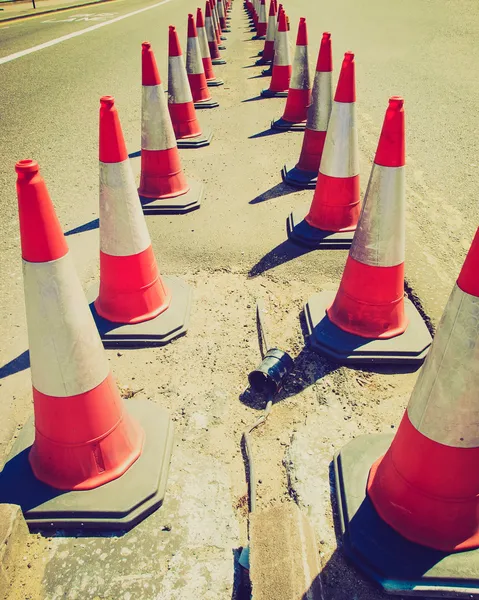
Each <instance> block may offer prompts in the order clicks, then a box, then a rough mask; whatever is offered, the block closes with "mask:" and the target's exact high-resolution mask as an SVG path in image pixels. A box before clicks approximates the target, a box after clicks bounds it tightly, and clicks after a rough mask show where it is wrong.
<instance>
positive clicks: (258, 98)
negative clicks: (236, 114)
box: [241, 96, 264, 103]
mask: <svg viewBox="0 0 479 600" xmlns="http://www.w3.org/2000/svg"><path fill="white" fill-rule="evenodd" d="M258 100H264V98H263V96H254V98H246V100H241V102H242V103H244V102H257V101H258Z"/></svg>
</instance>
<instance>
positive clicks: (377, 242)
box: [349, 164, 406, 267]
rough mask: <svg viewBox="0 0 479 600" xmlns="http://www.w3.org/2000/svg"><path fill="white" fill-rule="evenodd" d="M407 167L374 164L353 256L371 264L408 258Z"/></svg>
mask: <svg viewBox="0 0 479 600" xmlns="http://www.w3.org/2000/svg"><path fill="white" fill-rule="evenodd" d="M405 202H406V177H405V168H404V167H382V166H380V165H376V164H373V168H372V171H371V175H370V177H369V183H368V187H367V190H366V195H365V196H364V203H363V207H362V209H361V217H360V219H359V223H358V226H357V229H356V233H355V234H354V239H353V243H352V245H351V249H350V251H349V256H350V257H351V258H354V260H357V261H359V262H360V263H363V265H369V266H371V267H395V266H396V265H400V264H401V263H403V262H404V259H405V245H406V240H405V230H406V217H405V214H406V206H405Z"/></svg>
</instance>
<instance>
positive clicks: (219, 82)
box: [206, 77, 225, 87]
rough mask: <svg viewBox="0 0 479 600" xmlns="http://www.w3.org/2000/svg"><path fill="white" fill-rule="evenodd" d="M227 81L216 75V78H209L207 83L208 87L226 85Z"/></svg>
mask: <svg viewBox="0 0 479 600" xmlns="http://www.w3.org/2000/svg"><path fill="white" fill-rule="evenodd" d="M224 84H225V82H224V81H223V80H222V79H218V77H215V78H214V79H207V80H206V85H207V86H208V87H218V86H219V85H224Z"/></svg>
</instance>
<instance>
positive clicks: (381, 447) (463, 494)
mask: <svg viewBox="0 0 479 600" xmlns="http://www.w3.org/2000/svg"><path fill="white" fill-rule="evenodd" d="M478 270H479V230H477V231H476V235H475V237H474V241H473V243H472V246H471V248H470V250H469V253H468V255H467V257H466V260H465V262H464V265H463V267H462V270H461V272H460V275H459V278H458V280H457V283H456V285H455V286H454V288H453V290H452V293H451V296H450V298H449V301H448V303H447V306H446V308H445V310H444V314H443V316H442V319H441V322H440V324H439V327H438V329H437V332H436V335H435V337H434V341H433V343H432V346H431V350H430V351H429V355H428V356H427V358H426V362H425V364H424V366H423V368H422V370H421V372H420V374H419V377H418V379H417V380H416V385H415V386H414V389H413V392H412V394H411V398H410V400H409V405H408V407H407V409H406V411H405V413H404V416H403V419H402V421H401V424H400V425H399V428H398V430H397V433H396V435H395V436H394V439H392V443H391V438H392V436H390V435H367V436H361V437H359V438H357V439H355V440H353V441H352V442H350V443H349V444H348V445H347V446H345V447H344V448H342V449H341V451H340V452H339V453H338V455H337V456H336V457H335V464H336V482H337V486H336V489H337V494H338V498H341V500H340V502H339V506H340V512H341V515H342V521H343V523H344V528H345V540H344V542H345V549H346V551H347V553H348V555H349V556H350V558H351V559H352V560H353V561H354V562H355V563H356V564H357V565H358V566H359V567H360V568H362V569H363V570H364V571H365V572H366V573H367V574H368V575H370V576H373V577H374V579H375V580H376V581H378V582H379V583H380V584H381V585H382V586H383V587H384V588H385V589H386V590H387V591H391V590H394V593H395V594H405V595H407V596H408V597H409V596H410V595H417V596H421V597H424V596H427V597H429V596H435V597H436V596H438V597H439V596H440V597H444V598H446V597H447V598H472V597H476V595H477V594H478V593H479V552H478V549H479V470H478V469H477V465H478V462H479V437H478V422H479V418H478V403H477V388H478V385H479V368H478V356H479V337H478V332H479V330H478V327H477V323H478V315H479V285H478V278H477V273H478ZM358 492H359V493H358ZM353 496H354V499H353Z"/></svg>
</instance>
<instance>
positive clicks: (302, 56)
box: [271, 17, 311, 131]
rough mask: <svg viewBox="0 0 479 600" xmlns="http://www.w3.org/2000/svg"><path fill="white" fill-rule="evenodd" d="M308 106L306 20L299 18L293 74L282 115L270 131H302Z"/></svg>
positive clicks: (309, 94) (309, 100) (309, 81)
mask: <svg viewBox="0 0 479 600" xmlns="http://www.w3.org/2000/svg"><path fill="white" fill-rule="evenodd" d="M310 104H311V78H310V74H309V56H308V30H307V27H306V19H304V18H303V17H301V19H300V20H299V26H298V36H297V38H296V51H295V53H294V62H293V72H292V75H291V81H290V84H289V91H288V98H287V100H286V106H285V109H284V114H283V116H282V117H281V118H280V119H277V120H276V121H273V122H272V123H271V127H272V129H278V130H280V131H288V130H294V131H304V129H305V128H306V117H307V116H308V108H309V106H310Z"/></svg>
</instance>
